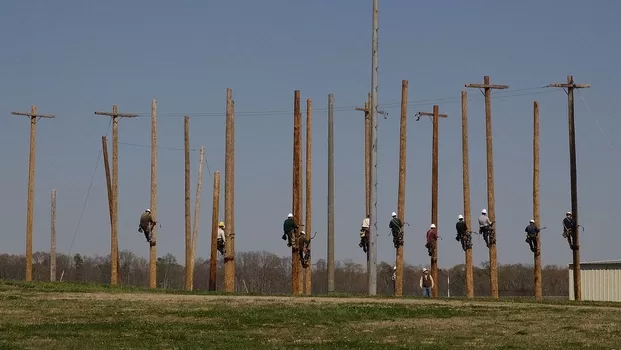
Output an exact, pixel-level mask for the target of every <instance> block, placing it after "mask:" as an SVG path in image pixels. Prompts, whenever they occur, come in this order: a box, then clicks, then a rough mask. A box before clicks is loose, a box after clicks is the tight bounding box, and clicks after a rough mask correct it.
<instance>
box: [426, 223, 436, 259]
mask: <svg viewBox="0 0 621 350" xmlns="http://www.w3.org/2000/svg"><path fill="white" fill-rule="evenodd" d="M437 242H438V231H437V230H436V224H431V226H429V231H427V244H425V248H427V252H428V253H429V256H433V251H434V249H435V248H436V243H437Z"/></svg>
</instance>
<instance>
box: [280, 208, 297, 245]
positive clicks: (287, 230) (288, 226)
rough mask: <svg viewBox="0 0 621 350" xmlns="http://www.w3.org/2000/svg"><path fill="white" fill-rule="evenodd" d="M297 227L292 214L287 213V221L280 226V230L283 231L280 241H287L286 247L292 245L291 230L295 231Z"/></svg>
mask: <svg viewBox="0 0 621 350" xmlns="http://www.w3.org/2000/svg"><path fill="white" fill-rule="evenodd" d="M298 227H299V226H298V224H296V223H295V221H294V220H293V214H291V213H289V215H287V219H286V220H285V222H284V223H283V224H282V229H283V231H284V233H283V235H282V239H283V240H286V241H287V247H291V246H292V245H293V243H294V242H293V230H296V229H297V228H298Z"/></svg>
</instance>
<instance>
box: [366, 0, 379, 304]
mask: <svg viewBox="0 0 621 350" xmlns="http://www.w3.org/2000/svg"><path fill="white" fill-rule="evenodd" d="M372 18H373V33H372V34H371V105H370V106H369V107H370V116H371V150H372V152H371V163H372V164H373V168H372V169H371V176H370V178H369V182H370V183H371V196H370V201H371V216H370V227H369V261H370V269H369V281H368V282H369V295H376V294H377V143H378V137H377V135H378V134H377V113H378V110H377V109H378V108H377V107H378V102H377V99H378V77H377V75H378V70H379V65H378V62H377V56H378V31H379V1H378V0H373V16H372Z"/></svg>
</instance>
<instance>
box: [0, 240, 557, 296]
mask: <svg viewBox="0 0 621 350" xmlns="http://www.w3.org/2000/svg"><path fill="white" fill-rule="evenodd" d="M119 262H120V264H119V268H120V277H121V278H120V283H121V284H122V285H128V286H144V287H147V286H148V285H149V261H148V260H147V259H145V258H143V257H140V256H137V255H136V254H134V253H133V252H131V251H128V250H124V251H121V252H119ZM209 262H210V261H209V259H203V258H198V259H197V260H196V266H195V271H194V289H203V290H206V289H208V285H209ZM235 265H236V276H235V278H236V281H235V289H236V292H238V293H251V294H288V293H290V292H291V257H290V256H289V257H281V256H277V255H276V254H273V253H269V252H265V251H260V252H259V251H253V252H241V253H236V254H235ZM217 266H218V271H217V289H218V290H222V289H223V282H224V269H223V263H222V259H219V260H218V263H217ZM32 269H33V270H32V276H33V279H34V280H38V281H49V279H50V254H49V253H47V252H36V253H34V254H33V265H32ZM473 270H474V271H473V272H474V273H473V275H474V293H475V296H488V295H490V284H489V263H488V262H485V263H482V264H481V265H479V266H475V267H474V269H473ZM25 271H26V258H25V256H24V255H15V254H0V279H13V280H20V279H24V275H25ZM465 271H466V270H465V265H464V264H460V265H455V266H453V267H452V268H450V269H439V270H438V281H436V283H437V284H438V288H439V289H438V293H439V295H440V296H447V295H448V292H449V291H450V296H455V297H459V296H465V293H466V291H465V289H466V288H465V286H466V273H465ZM56 273H57V276H56V280H57V281H59V280H60V278H61V276H62V280H63V281H83V282H92V283H102V284H107V283H109V282H110V256H109V255H108V256H84V255H81V254H75V255H73V256H69V255H65V254H58V253H57V254H56ZM392 273H393V268H392V265H391V264H389V263H387V262H384V261H382V262H380V263H378V265H377V283H378V285H377V293H378V294H379V295H392V294H393V291H394V290H393V283H392ZM327 274H328V271H327V261H326V260H325V259H318V260H317V261H316V263H315V264H313V266H312V277H311V278H312V290H313V294H325V293H327V291H328V284H327ZM421 274H422V266H414V265H409V264H405V265H404V281H403V293H404V295H406V296H421V295H422V292H421V290H420V288H419V279H420V276H421ZM334 277H335V292H338V293H348V294H361V295H364V294H367V291H368V285H367V274H366V264H364V265H363V264H359V263H356V262H353V261H352V260H344V261H335V272H334ZM157 281H158V287H159V288H165V289H183V287H184V281H185V267H184V266H183V265H182V264H180V263H179V261H178V260H177V258H176V257H175V256H174V255H172V254H170V253H168V254H165V255H163V256H161V257H159V258H158V259H157ZM542 282H543V283H542V285H543V295H544V296H548V297H549V296H558V297H561V296H563V297H565V296H568V295H569V281H568V272H567V268H565V267H560V266H555V265H548V266H545V267H544V268H543V269H542ZM449 288H450V290H449ZM498 289H499V294H500V296H508V297H521V296H532V295H533V292H534V275H533V266H532V265H523V264H506V265H499V267H498Z"/></svg>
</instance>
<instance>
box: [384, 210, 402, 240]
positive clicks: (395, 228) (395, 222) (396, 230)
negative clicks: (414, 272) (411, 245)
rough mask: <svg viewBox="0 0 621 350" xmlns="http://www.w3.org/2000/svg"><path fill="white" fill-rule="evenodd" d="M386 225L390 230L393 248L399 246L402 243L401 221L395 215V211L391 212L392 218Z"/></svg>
mask: <svg viewBox="0 0 621 350" xmlns="http://www.w3.org/2000/svg"><path fill="white" fill-rule="evenodd" d="M388 227H389V228H390V231H391V232H392V243H393V244H394V246H395V248H399V246H401V245H403V221H401V219H399V218H398V217H397V213H395V212H393V213H392V219H391V220H390V224H388Z"/></svg>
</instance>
